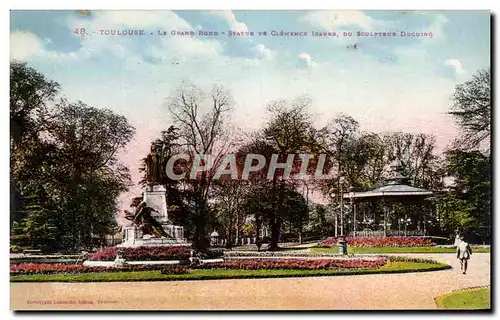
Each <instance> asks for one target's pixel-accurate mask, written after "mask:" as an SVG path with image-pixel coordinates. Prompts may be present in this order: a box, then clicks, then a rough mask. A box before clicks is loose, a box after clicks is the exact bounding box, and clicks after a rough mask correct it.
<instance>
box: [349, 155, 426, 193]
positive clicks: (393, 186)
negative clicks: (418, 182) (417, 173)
mask: <svg viewBox="0 0 500 320" xmlns="http://www.w3.org/2000/svg"><path fill="white" fill-rule="evenodd" d="M391 168H392V171H393V172H392V175H391V176H390V177H389V178H387V179H386V181H387V182H388V183H387V185H385V186H383V187H380V188H376V189H373V190H369V191H364V192H349V193H344V195H343V198H344V199H356V198H358V199H360V198H385V197H390V198H394V197H401V198H416V197H427V196H431V195H432V191H430V190H427V189H422V188H417V187H412V186H410V185H408V184H406V183H405V181H406V180H407V178H406V177H405V176H403V175H402V174H401V171H400V170H401V163H400V162H399V161H396V162H395V163H393V164H392V165H391Z"/></svg>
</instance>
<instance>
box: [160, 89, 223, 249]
mask: <svg viewBox="0 0 500 320" xmlns="http://www.w3.org/2000/svg"><path fill="white" fill-rule="evenodd" d="M167 107H168V110H169V113H170V115H171V116H172V118H173V121H174V124H175V125H176V126H177V127H178V128H179V141H180V143H181V144H182V145H183V146H184V148H185V151H186V152H187V153H188V154H190V155H192V156H193V158H196V157H197V156H200V155H208V156H209V157H211V159H202V161H200V164H201V163H205V164H206V163H207V161H211V162H212V163H213V166H212V167H211V168H209V169H208V170H203V171H201V172H200V173H199V174H197V176H196V179H189V178H187V179H188V180H186V184H187V187H188V188H189V190H190V192H191V195H192V201H191V203H192V205H193V210H192V213H193V216H192V223H193V226H194V236H193V238H194V239H193V240H194V241H193V242H194V246H195V247H196V248H198V249H200V250H203V249H204V248H206V246H207V244H208V243H207V242H208V241H207V230H206V227H207V223H208V221H210V220H211V214H212V213H213V210H212V209H211V208H210V205H209V203H208V198H209V194H210V191H211V186H212V182H213V177H214V174H215V172H216V170H217V168H218V165H220V162H221V160H222V158H223V157H224V156H225V154H226V153H227V151H228V150H229V149H230V148H231V147H232V142H233V140H232V139H231V136H230V133H229V130H228V113H229V112H230V111H231V109H232V98H231V95H230V94H229V92H228V91H227V90H225V89H224V88H223V87H221V86H218V85H214V86H213V87H212V89H211V90H209V91H208V92H205V91H203V90H202V89H200V88H198V87H197V86H195V85H193V84H190V83H183V84H182V85H181V86H180V87H179V88H178V89H177V90H176V91H175V92H174V94H173V95H172V96H170V97H169V98H168V99H167ZM191 169H193V168H191Z"/></svg>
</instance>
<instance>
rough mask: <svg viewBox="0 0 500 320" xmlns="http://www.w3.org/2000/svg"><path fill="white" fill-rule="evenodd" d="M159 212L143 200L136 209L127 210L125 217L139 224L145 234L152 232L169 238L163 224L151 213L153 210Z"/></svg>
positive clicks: (151, 233)
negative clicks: (133, 210)
mask: <svg viewBox="0 0 500 320" xmlns="http://www.w3.org/2000/svg"><path fill="white" fill-rule="evenodd" d="M153 211H154V212H158V211H156V210H155V209H153V208H151V207H148V206H147V204H146V202H144V201H142V202H141V203H140V204H139V205H138V206H137V209H136V211H135V213H132V212H130V211H127V210H125V219H127V220H129V221H132V223H133V224H135V225H136V226H138V227H139V228H140V229H141V230H142V233H143V235H144V234H150V235H156V236H162V237H165V238H169V235H168V234H167V233H166V232H165V230H164V229H163V227H162V226H161V224H160V223H159V222H158V221H156V219H155V218H154V217H153V216H152V215H151V212H153Z"/></svg>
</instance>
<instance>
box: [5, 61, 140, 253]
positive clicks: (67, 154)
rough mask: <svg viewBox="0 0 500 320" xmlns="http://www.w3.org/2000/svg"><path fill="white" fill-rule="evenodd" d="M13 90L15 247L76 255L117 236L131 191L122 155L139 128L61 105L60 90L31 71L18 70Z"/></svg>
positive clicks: (16, 66) (100, 112)
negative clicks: (123, 200)
mask: <svg viewBox="0 0 500 320" xmlns="http://www.w3.org/2000/svg"><path fill="white" fill-rule="evenodd" d="M11 88H12V92H11V123H14V124H15V125H14V127H13V131H11V141H12V143H11V186H12V191H11V192H12V194H11V223H12V224H13V228H12V243H13V244H14V245H19V246H26V247H40V248H44V249H51V250H56V249H62V250H76V249H78V248H81V247H87V246H91V245H93V244H94V242H95V238H96V237H102V236H104V235H105V234H107V233H113V232H114V231H113V230H114V228H115V227H116V221H115V213H116V211H117V202H116V199H117V197H118V196H119V194H120V193H122V192H124V191H126V190H127V188H128V186H129V185H130V175H129V172H128V169H127V168H126V167H125V166H124V165H123V164H122V163H120V161H119V160H118V158H117V153H118V151H119V150H121V149H122V148H123V147H124V146H125V145H126V143H127V142H128V141H129V140H130V139H131V138H132V136H133V134H134V131H135V130H134V128H133V127H131V126H130V124H129V123H128V121H127V120H126V119H125V118H124V117H123V116H120V115H117V114H115V113H113V112H111V111H110V110H107V109H99V108H95V107H91V106H88V105H86V104H85V103H83V102H76V103H68V102H67V101H66V100H65V99H58V100H56V94H57V93H58V90H59V88H60V86H59V85H58V84H57V83H56V82H54V81H52V80H49V79H47V78H46V77H45V76H43V75H42V74H40V73H39V72H38V71H36V70H35V69H33V68H31V67H28V66H27V65H26V64H23V63H13V64H12V66H11ZM14 223H15V227H14ZM28 236H29V237H30V239H31V240H30V239H27V237H28Z"/></svg>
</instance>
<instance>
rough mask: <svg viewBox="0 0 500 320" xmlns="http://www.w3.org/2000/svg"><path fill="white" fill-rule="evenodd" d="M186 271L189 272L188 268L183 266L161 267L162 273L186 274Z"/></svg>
mask: <svg viewBox="0 0 500 320" xmlns="http://www.w3.org/2000/svg"><path fill="white" fill-rule="evenodd" d="M185 273H187V268H186V267H181V266H167V267H164V268H163V269H161V274H185Z"/></svg>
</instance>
